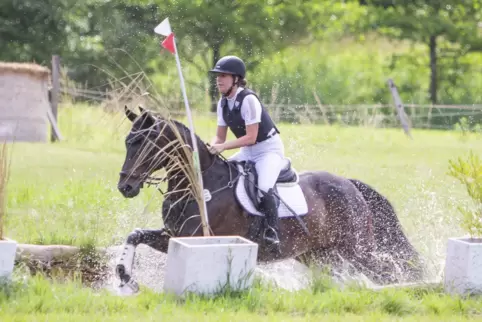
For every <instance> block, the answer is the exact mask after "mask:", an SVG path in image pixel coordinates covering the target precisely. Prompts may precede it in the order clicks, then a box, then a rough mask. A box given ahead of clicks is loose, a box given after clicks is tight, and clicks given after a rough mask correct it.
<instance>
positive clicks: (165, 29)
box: [155, 18, 210, 236]
mask: <svg viewBox="0 0 482 322" xmlns="http://www.w3.org/2000/svg"><path fill="white" fill-rule="evenodd" d="M155 31H156V33H160V34H162V35H165V36H168V38H166V39H165V40H164V41H163V46H164V42H166V41H169V40H170V41H172V46H173V48H172V49H173V51H174V57H175V58H176V66H177V71H178V74H179V79H180V83H181V91H182V95H183V98H184V106H185V108H186V114H187V118H188V120H189V127H190V129H191V140H192V144H193V150H194V151H193V161H194V168H195V170H196V173H197V177H198V184H199V187H200V194H201V199H202V203H203V204H202V208H203V209H202V211H201V209H200V213H201V214H200V215H201V222H202V227H203V234H204V236H209V235H210V233H209V219H208V210H207V206H206V200H205V198H204V193H203V192H204V188H203V186H204V185H203V177H202V173H201V164H200V160H199V150H198V146H197V140H196V135H195V132H194V124H193V120H192V115H191V109H190V108H189V101H188V99H187V94H186V86H185V84H184V77H183V75H182V69H181V61H180V59H179V55H178V53H177V47H176V38H175V37H174V33H172V31H171V27H170V25H169V20H168V18H166V19H164V21H163V22H161V23H160V24H159V25H158V26H157V27H156V29H155ZM166 33H167V35H166ZM169 38H172V39H169ZM169 45H170V44H169ZM166 48H167V47H166ZM167 49H168V50H169V48H167ZM200 208H201V207H200Z"/></svg>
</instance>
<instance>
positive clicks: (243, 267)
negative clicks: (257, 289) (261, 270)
mask: <svg viewBox="0 0 482 322" xmlns="http://www.w3.org/2000/svg"><path fill="white" fill-rule="evenodd" d="M257 256H258V244H256V243H253V242H251V241H250V240H248V239H245V238H243V237H240V236H216V237H179V238H171V239H170V240H169V248H168V254H167V261H166V272H165V276H164V291H165V292H166V293H174V294H176V295H178V296H182V295H184V294H185V293H186V292H192V293H196V294H199V295H212V294H214V293H216V292H219V291H221V290H222V289H223V287H226V286H228V285H229V287H230V288H231V289H234V290H243V289H246V288H249V287H250V286H251V285H252V282H253V274H254V270H255V268H256V261H257Z"/></svg>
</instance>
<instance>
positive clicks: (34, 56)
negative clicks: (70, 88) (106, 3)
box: [0, 0, 73, 64]
mask: <svg viewBox="0 0 482 322" xmlns="http://www.w3.org/2000/svg"><path fill="white" fill-rule="evenodd" d="M72 4H73V3H72V1H71V0H45V1H36V0H24V1H19V0H11V1H1V2H0V21H1V25H2V27H1V28H0V48H2V50H1V51H0V59H2V60H6V61H29V62H36V63H38V64H43V63H49V62H50V60H51V57H52V54H53V53H55V52H56V53H61V52H62V51H63V48H64V45H63V44H64V43H65V42H66V41H67V38H68V34H69V30H68V29H67V28H66V25H67V21H66V19H65V17H64V12H65V11H67V9H68V8H69V7H70V5H72Z"/></svg>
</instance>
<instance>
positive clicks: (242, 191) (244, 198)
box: [235, 176, 308, 218]
mask: <svg viewBox="0 0 482 322" xmlns="http://www.w3.org/2000/svg"><path fill="white" fill-rule="evenodd" d="M244 179H245V177H244V176H240V177H239V180H238V182H237V184H236V190H235V195H236V198H237V200H238V202H239V203H240V205H241V206H242V207H243V208H244V210H246V211H247V212H248V213H249V214H251V215H255V216H263V217H264V214H262V213H260V212H259V211H258V210H256V208H255V207H254V205H253V202H252V201H251V199H250V198H249V196H248V194H247V193H246V188H245V187H244ZM276 189H278V194H279V196H280V197H281V199H282V200H280V204H279V207H278V217H279V218H287V217H294V216H295V215H293V213H292V212H291V211H290V210H289V209H288V208H287V207H286V205H285V204H284V203H285V202H286V203H287V204H288V206H289V207H290V208H291V209H293V211H294V212H296V214H297V215H298V216H300V217H301V216H304V215H306V214H307V213H308V205H307V203H306V199H305V196H304V194H303V191H302V190H301V187H300V185H299V184H295V185H291V186H284V185H281V184H280V185H277V188H276Z"/></svg>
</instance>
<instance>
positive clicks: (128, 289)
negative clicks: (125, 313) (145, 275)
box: [118, 278, 139, 295]
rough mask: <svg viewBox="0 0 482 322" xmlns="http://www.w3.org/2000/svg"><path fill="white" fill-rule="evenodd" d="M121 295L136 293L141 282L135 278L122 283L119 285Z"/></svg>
mask: <svg viewBox="0 0 482 322" xmlns="http://www.w3.org/2000/svg"><path fill="white" fill-rule="evenodd" d="M118 293H119V294H120V295H135V294H137V293H139V284H138V283H137V282H136V281H135V280H134V279H133V278H131V279H129V281H128V282H127V283H121V284H120V285H119V287H118Z"/></svg>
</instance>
